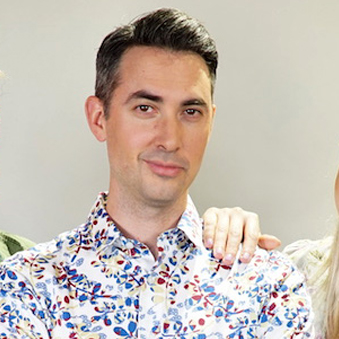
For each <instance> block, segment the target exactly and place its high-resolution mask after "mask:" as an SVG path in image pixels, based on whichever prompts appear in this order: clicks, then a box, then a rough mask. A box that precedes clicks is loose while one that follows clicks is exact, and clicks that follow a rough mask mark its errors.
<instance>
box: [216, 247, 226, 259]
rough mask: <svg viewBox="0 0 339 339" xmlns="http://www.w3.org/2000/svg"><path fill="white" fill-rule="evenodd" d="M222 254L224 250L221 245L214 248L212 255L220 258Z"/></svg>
mask: <svg viewBox="0 0 339 339" xmlns="http://www.w3.org/2000/svg"><path fill="white" fill-rule="evenodd" d="M223 255H224V251H223V250H222V248H221V247H218V248H216V249H215V251H214V256H215V257H216V258H222V256H223Z"/></svg>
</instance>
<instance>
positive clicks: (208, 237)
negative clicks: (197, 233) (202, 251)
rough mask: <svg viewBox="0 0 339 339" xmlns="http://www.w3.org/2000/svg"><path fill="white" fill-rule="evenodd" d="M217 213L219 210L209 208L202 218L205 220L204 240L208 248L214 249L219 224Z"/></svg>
mask: <svg viewBox="0 0 339 339" xmlns="http://www.w3.org/2000/svg"><path fill="white" fill-rule="evenodd" d="M216 211H217V209H216V208H214V207H212V208H209V209H208V210H207V211H206V212H205V213H204V215H203V216H202V219H203V220H204V234H203V238H204V243H205V246H206V247H207V248H212V247H213V244H214V235H215V229H216V227H217V223H218V214H217V212H216Z"/></svg>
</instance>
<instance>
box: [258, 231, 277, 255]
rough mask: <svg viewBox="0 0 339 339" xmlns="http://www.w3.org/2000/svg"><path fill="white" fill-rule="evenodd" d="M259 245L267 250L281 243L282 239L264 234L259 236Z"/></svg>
mask: <svg viewBox="0 0 339 339" xmlns="http://www.w3.org/2000/svg"><path fill="white" fill-rule="evenodd" d="M258 245H259V247H261V248H264V249H265V250H269V251H270V250H274V249H276V248H277V247H279V246H280V245H281V241H280V239H278V238H277V237H275V236H273V235H268V234H263V235H261V236H260V237H259V243H258Z"/></svg>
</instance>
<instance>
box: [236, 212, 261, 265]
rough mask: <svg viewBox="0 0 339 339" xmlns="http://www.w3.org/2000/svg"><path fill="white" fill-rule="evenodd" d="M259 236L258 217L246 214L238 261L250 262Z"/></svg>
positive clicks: (253, 214)
mask: <svg viewBox="0 0 339 339" xmlns="http://www.w3.org/2000/svg"><path fill="white" fill-rule="evenodd" d="M259 236H260V225H259V217H258V215H257V214H255V213H248V214H247V218H246V224H245V227H244V243H243V247H242V251H241V254H240V261H242V262H244V263H248V262H250V260H251V259H252V257H253V254H254V252H255V249H256V247H257V244H258V241H259Z"/></svg>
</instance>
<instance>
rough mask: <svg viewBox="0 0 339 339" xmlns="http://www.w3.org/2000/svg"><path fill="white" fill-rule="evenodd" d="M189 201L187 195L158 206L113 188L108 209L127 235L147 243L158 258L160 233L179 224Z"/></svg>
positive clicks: (108, 199)
mask: <svg viewBox="0 0 339 339" xmlns="http://www.w3.org/2000/svg"><path fill="white" fill-rule="evenodd" d="M186 203H187V196H186V195H185V196H184V197H182V198H181V199H178V200H176V201H175V202H173V203H168V204H163V205H161V204H160V205H158V206H157V205H152V204H147V203H145V202H140V201H139V200H137V199H133V198H130V197H129V198H128V199H127V198H126V197H124V196H123V195H120V196H118V195H117V194H115V193H113V192H112V193H111V192H110V193H109V194H108V198H107V205H106V210H107V212H108V214H109V215H110V216H111V218H112V219H113V220H114V222H115V224H116V226H117V227H118V228H119V230H120V231H121V232H122V233H123V234H124V235H125V236H126V237H127V238H131V239H136V240H138V241H140V242H141V243H143V244H145V245H147V246H148V248H149V249H150V251H151V252H152V254H153V256H154V257H155V258H157V257H158V248H157V239H158V236H159V235H160V234H161V233H163V232H165V231H166V230H168V229H171V228H174V227H175V226H176V225H177V223H178V221H179V219H180V217H181V215H182V213H183V212H184V210H185V208H186Z"/></svg>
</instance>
